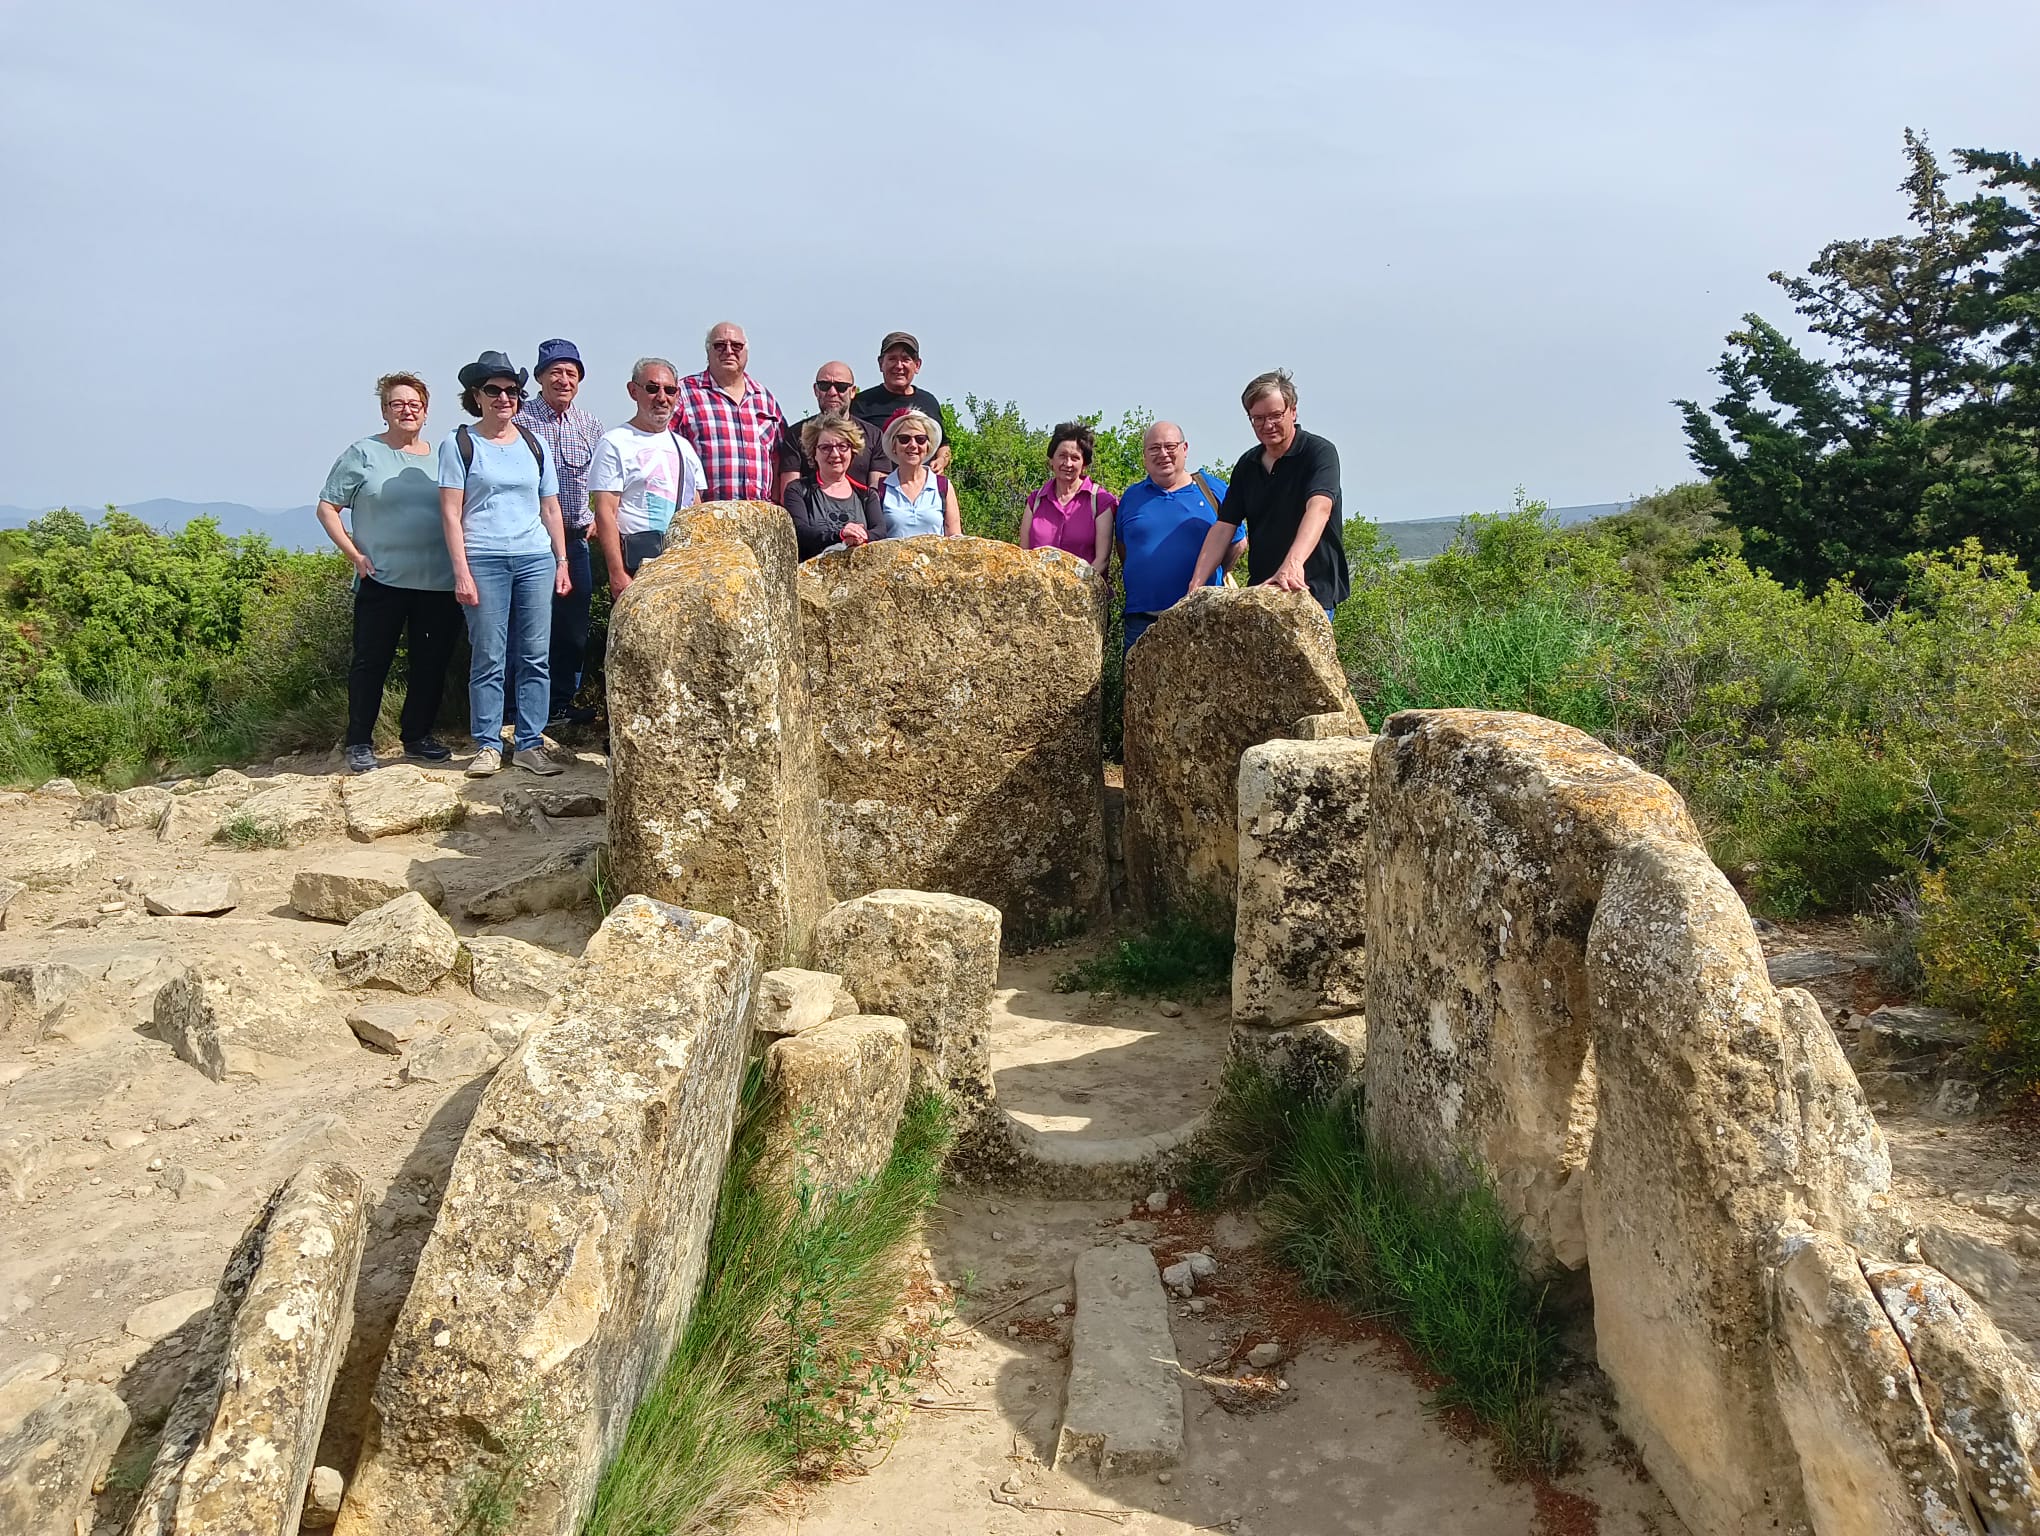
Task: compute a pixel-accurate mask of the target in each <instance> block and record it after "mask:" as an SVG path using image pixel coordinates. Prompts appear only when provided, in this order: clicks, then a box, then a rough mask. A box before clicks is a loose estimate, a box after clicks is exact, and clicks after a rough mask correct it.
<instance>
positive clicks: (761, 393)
mask: <svg viewBox="0 0 2040 1536" xmlns="http://www.w3.org/2000/svg"><path fill="white" fill-rule="evenodd" d="M750 356H751V344H750V342H749V341H748V340H746V338H745V336H744V328H743V327H742V326H740V325H735V324H732V323H731V322H730V321H728V320H725V321H722V322H721V323H720V324H718V325H715V326H713V327H711V328H710V330H709V333H708V367H707V368H705V369H703V370H702V371H701V372H700V373H690V374H689V375H688V376H687V377H686V378H684V379H682V380H681V381H680V401H679V404H678V406H677V407H676V408H675V410H674V412H673V430H674V431H675V432H678V433H679V434H680V435H681V436H682V437H684V438H686V439H687V441H688V442H690V443H692V444H694V447H695V450H696V451H697V452H698V453H699V454H700V455H701V462H702V465H703V467H704V468H705V469H706V471H707V474H708V483H707V484H706V485H705V486H704V487H703V488H702V499H703V500H704V501H771V500H773V499H774V498H773V493H774V492H775V491H776V490H778V488H779V486H778V474H777V467H778V463H779V444H780V442H781V441H782V440H783V439H784V438H785V436H786V416H785V413H783V412H782V411H781V410H780V409H779V402H778V401H777V400H775V399H773V398H772V392H771V391H770V390H768V389H766V388H765V387H764V386H763V385H762V384H760V383H759V382H758V381H757V380H756V379H754V378H752V377H751V375H750V374H749V372H747V371H746V366H745V365H746V364H747V363H748V362H749V361H750Z"/></svg>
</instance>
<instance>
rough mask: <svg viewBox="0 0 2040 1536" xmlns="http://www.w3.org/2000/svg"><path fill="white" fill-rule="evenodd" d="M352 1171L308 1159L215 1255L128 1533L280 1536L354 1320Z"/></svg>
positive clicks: (359, 1222)
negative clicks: (209, 1285) (231, 1246)
mask: <svg viewBox="0 0 2040 1536" xmlns="http://www.w3.org/2000/svg"><path fill="white" fill-rule="evenodd" d="M367 1226H368V1206H367V1202H366V1200H365V1199H364V1197H363V1188H362V1182H361V1175H360V1174H358V1173H356V1172H355V1171H354V1170H353V1169H352V1168H348V1167H345V1166H344V1165H342V1164H339V1163H307V1164H306V1165H305V1166H304V1167H302V1168H300V1169H299V1170H298V1171H297V1172H296V1173H295V1174H293V1175H291V1177H290V1178H289V1179H288V1180H287V1181H286V1182H285V1183H284V1184H283V1185H282V1186H281V1187H280V1188H278V1189H277V1191H276V1193H275V1194H273V1195H272V1196H271V1197H270V1199H269V1203H268V1204H267V1205H266V1206H265V1207H264V1208H263V1210H262V1213H261V1214H260V1215H259V1216H257V1217H256V1218H255V1221H254V1223H253V1224H252V1225H251V1226H250V1227H249V1228H248V1231H247V1232H246V1234H244V1235H243V1237H242V1238H241V1242H240V1246H239V1247H237V1248H236V1249H235V1250H234V1255H233V1257H232V1258H231V1259H229V1260H228V1261H227V1269H226V1274H225V1276H224V1277H223V1278H222V1280H221V1282H220V1290H219V1296H218V1299H217V1300H216V1301H215V1302H214V1303H213V1309H212V1312H211V1314H210V1315H209V1316H208V1317H207V1319H206V1327H205V1335H204V1338H203V1339H202V1341H201V1342H200V1344H199V1348H198V1363H197V1365H196V1366H195V1367H194V1368H193V1370H192V1373H191V1375H190V1377H189V1378H188V1379H187V1381H186V1382H185V1386H184V1390H183V1392H182V1393H181V1394H180V1395H179V1396H178V1399H177V1402H176V1405H175V1406H174V1407H173V1408H172V1409H171V1411H170V1418H169V1421H168V1423H166V1424H165V1425H164V1428H163V1441H162V1444H161V1446H160V1447H159V1448H158V1450H157V1452H156V1460H155V1464H154V1466H152V1467H151V1468H150V1471H149V1478H148V1481H147V1483H145V1484H144V1485H143V1488H142V1497H141V1502H140V1503H139V1504H138V1505H137V1506H136V1508H135V1512H134V1516H133V1518H132V1519H131V1521H130V1522H129V1524H128V1527H127V1529H128V1536H203V1533H207V1532H214V1531H234V1532H246V1533H248V1536H290V1533H292V1532H295V1531H296V1530H297V1529H298V1519H299V1516H300V1515H301V1513H302V1512H303V1508H304V1502H305V1489H306V1487H307V1485H308V1484H309V1483H310V1482H311V1479H312V1472H313V1469H314V1458H315V1457H316V1456H317V1454H318V1449H319V1434H320V1430H321V1428H322V1426H323V1425H324V1423H325V1418H326V1402H327V1399H328V1398H329V1396H330V1395H331V1393H332V1390H333V1377H334V1373H335V1372H337V1371H338V1370H339V1368H340V1358H341V1355H342V1354H343V1352H344V1351H345V1350H346V1347H347V1335H348V1332H349V1330H350V1328H351V1327H352V1324H353V1320H354V1288H355V1280H356V1276H357V1274H358V1272H359V1270H360V1267H361V1250H362V1243H363V1241H364V1238H365V1236H366V1232H367Z"/></svg>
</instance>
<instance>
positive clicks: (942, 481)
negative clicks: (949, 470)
mask: <svg viewBox="0 0 2040 1536" xmlns="http://www.w3.org/2000/svg"><path fill="white" fill-rule="evenodd" d="M935 488H936V489H937V490H939V491H941V492H942V499H943V500H944V501H945V502H946V501H948V500H949V477H948V476H947V475H937V476H936V477H935Z"/></svg>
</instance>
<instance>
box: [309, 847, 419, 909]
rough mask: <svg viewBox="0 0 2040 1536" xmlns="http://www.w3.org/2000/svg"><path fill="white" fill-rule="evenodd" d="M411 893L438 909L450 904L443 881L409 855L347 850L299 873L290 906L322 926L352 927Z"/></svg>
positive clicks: (365, 849)
mask: <svg viewBox="0 0 2040 1536" xmlns="http://www.w3.org/2000/svg"><path fill="white" fill-rule="evenodd" d="M406 891H416V892H417V893H418V894H419V895H420V896H423V897H424V898H425V899H426V900H427V901H429V902H431V903H432V905H433V906H435V907H437V906H441V905H443V904H444V903H445V901H446V889H445V887H444V886H442V885H441V884H440V881H439V877H438V876H437V875H435V874H433V873H432V871H431V870H429V869H427V868H426V867H425V866H424V865H423V864H420V863H418V862H416V861H415V860H413V859H412V858H411V857H410V855H409V854H403V853H397V852H394V851H391V850H386V849H381V848H342V849H337V850H335V851H334V852H332V853H328V854H321V855H320V856H319V857H318V858H317V859H316V860H314V861H313V862H312V863H310V864H307V865H305V866H304V867H303V868H302V869H300V870H299V871H298V872H297V874H296V876H295V877H294V878H293V879H292V880H291V883H290V904H291V906H292V907H293V908H294V909H296V911H298V912H299V913H300V914H302V915H303V916H305V917H311V918H317V919H319V920H320V921H321V922H328V923H351V922H353V921H354V919H356V918H357V917H359V916H361V914H362V913H364V912H372V911H374V910H375V909H376V908H377V907H380V906H383V905H385V904H386V903H388V902H392V901H395V900H396V899H397V898H398V897H399V896H401V895H403V894H404V892H406Z"/></svg>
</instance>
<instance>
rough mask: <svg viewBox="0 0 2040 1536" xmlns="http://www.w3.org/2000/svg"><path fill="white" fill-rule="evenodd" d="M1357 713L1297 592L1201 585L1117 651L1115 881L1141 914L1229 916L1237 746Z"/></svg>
mask: <svg viewBox="0 0 2040 1536" xmlns="http://www.w3.org/2000/svg"><path fill="white" fill-rule="evenodd" d="M1332 711H1337V712H1340V713H1357V712H1358V711H1357V710H1356V709H1355V706H1354V703H1353V694H1352V691H1351V690H1350V689H1349V688H1348V687H1347V686H1346V678H1345V674H1344V673H1342V672H1341V671H1340V670H1339V657H1338V652H1337V650H1336V649H1335V647H1334V646H1333V644H1332V627H1331V625H1330V624H1328V623H1326V622H1325V616H1324V611H1323V610H1322V609H1320V608H1318V607H1317V606H1315V605H1314V604H1313V603H1312V602H1311V600H1310V598H1309V596H1308V595H1307V594H1305V593H1302V592H1278V591H1276V590H1275V589H1274V588H1273V587H1265V586H1263V587H1248V588H1246V589H1245V590H1244V591H1239V590H1233V589H1230V588H1212V589H1211V590H1209V591H1201V592H1198V593H1195V594H1193V595H1192V596H1190V597H1188V598H1185V599H1184V600H1183V601H1182V602H1180V603H1178V604H1176V606H1175V607H1173V608H1171V609H1169V611H1168V612H1166V613H1164V614H1163V615H1162V616H1161V617H1160V618H1159V619H1157V620H1155V622H1154V624H1153V625H1152V626H1150V627H1149V629H1148V632H1147V633H1146V634H1144V635H1142V636H1141V637H1140V643H1139V644H1138V645H1136V646H1134V648H1133V649H1132V650H1131V651H1130V652H1129V653H1128V654H1127V658H1126V737H1125V750H1126V881H1127V895H1128V897H1129V899H1130V900H1131V901H1132V903H1133V907H1134V910H1135V911H1136V912H1138V913H1141V914H1143V915H1145V916H1148V917H1151V918H1152V917H1160V916H1162V915H1164V914H1168V913H1176V914H1181V915H1185V916H1188V917H1191V918H1202V917H1205V916H1207V915H1208V916H1209V917H1210V918H1211V919H1212V920H1213V921H1214V922H1215V923H1218V924H1223V925H1230V923H1231V921H1232V916H1233V898H1234V894H1235V892H1234V887H1235V883H1236V881H1237V878H1238V870H1239V832H1238V827H1239V821H1238V816H1239V771H1240V755H1241V754H1242V753H1243V752H1245V751H1246V750H1247V748H1249V747H1252V746H1258V745H1259V744H1260V743H1261V742H1264V741H1273V740H1275V739H1276V738H1277V737H1282V736H1287V735H1288V734H1289V732H1290V727H1291V726H1292V724H1293V723H1294V722H1295V721H1296V720H1298V719H1299V718H1300V717H1302V716H1304V715H1315V714H1324V713H1328V712H1332Z"/></svg>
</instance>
